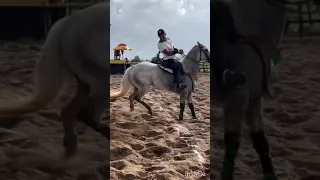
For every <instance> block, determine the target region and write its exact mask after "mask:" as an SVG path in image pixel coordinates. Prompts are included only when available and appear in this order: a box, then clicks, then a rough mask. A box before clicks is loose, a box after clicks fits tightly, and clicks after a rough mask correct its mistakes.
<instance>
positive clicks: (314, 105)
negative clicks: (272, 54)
mask: <svg viewBox="0 0 320 180" xmlns="http://www.w3.org/2000/svg"><path fill="white" fill-rule="evenodd" d="M282 46H283V48H284V50H283V56H284V61H285V62H284V66H283V69H282V70H281V72H280V75H279V77H280V79H279V82H278V83H277V85H276V86H277V87H276V92H277V98H276V99H272V100H270V99H265V104H264V112H265V119H264V123H265V130H266V133H267V135H268V138H269V144H270V148H271V155H272V157H273V161H274V165H275V169H276V172H277V174H278V176H279V177H280V179H283V180H287V179H320V121H319V119H320V84H319V82H320V68H319V67H320V51H319V49H320V40H315V39H313V40H310V39H309V40H286V41H284V42H283V44H282ZM211 115H212V116H213V117H212V118H213V119H214V127H213V128H211V129H212V130H213V131H211V136H213V137H214V138H213V139H214V141H213V142H212V143H213V147H214V148H213V149H212V150H211V152H213V154H212V155H211V156H212V159H213V161H212V162H213V163H214V164H215V166H214V167H215V168H214V169H213V171H214V176H213V177H211V179H219V173H220V169H221V165H222V160H223V154H224V153H223V148H224V145H223V144H224V143H223V118H222V112H221V109H217V108H215V109H214V110H213V112H212V114H211ZM246 132H248V131H247V130H245V131H244V133H243V134H244V138H243V140H242V144H241V149H240V151H239V155H238V159H237V160H236V170H235V179H237V180H240V179H243V180H249V179H259V178H261V176H259V174H262V171H261V165H260V162H259V160H258V156H257V155H256V152H255V150H254V149H253V148H252V143H251V141H250V140H249V138H248V136H247V133H246Z"/></svg>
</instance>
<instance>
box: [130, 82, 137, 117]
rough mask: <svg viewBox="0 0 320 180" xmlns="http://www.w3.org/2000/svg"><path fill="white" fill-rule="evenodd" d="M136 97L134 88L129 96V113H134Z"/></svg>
mask: <svg viewBox="0 0 320 180" xmlns="http://www.w3.org/2000/svg"><path fill="white" fill-rule="evenodd" d="M137 95H138V88H136V87H134V90H133V92H132V93H131V94H130V96H129V100H130V111H134V99H135V97H136V96H137Z"/></svg>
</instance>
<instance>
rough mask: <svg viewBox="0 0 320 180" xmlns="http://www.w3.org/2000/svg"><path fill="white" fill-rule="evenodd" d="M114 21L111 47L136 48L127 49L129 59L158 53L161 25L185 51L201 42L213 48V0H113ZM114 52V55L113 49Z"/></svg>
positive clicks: (112, 20)
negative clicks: (211, 42)
mask: <svg viewBox="0 0 320 180" xmlns="http://www.w3.org/2000/svg"><path fill="white" fill-rule="evenodd" d="M111 24H112V26H111V27H110V28H111V34H110V36H111V47H112V48H113V47H114V46H116V45H117V44H119V43H125V44H127V45H128V46H130V47H132V48H133V50H132V51H131V52H125V56H126V57H128V58H129V59H130V58H133V57H134V56H135V55H139V56H140V57H142V58H149V59H151V58H152V57H153V56H155V54H156V53H157V51H158V50H157V42H158V40H159V39H158V37H157V30H158V29H159V28H162V29H164V30H165V31H166V32H167V36H168V37H170V38H171V39H172V40H173V42H174V45H175V46H176V47H177V48H181V49H184V51H185V52H187V51H189V50H190V48H191V47H192V46H193V45H195V44H196V42H197V41H199V42H202V43H204V45H206V46H208V47H210V1H209V0H127V1H125V0H111ZM110 53H111V57H112V56H113V51H112V49H111V50H110Z"/></svg>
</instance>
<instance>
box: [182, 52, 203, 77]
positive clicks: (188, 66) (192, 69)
mask: <svg viewBox="0 0 320 180" xmlns="http://www.w3.org/2000/svg"><path fill="white" fill-rule="evenodd" d="M188 58H192V59H194V61H198V60H197V59H195V58H196V57H194V56H192V54H189V53H188V55H187V56H185V57H183V59H182V60H181V63H182V66H183V70H184V72H186V73H187V74H192V75H194V76H196V75H197V74H198V72H199V68H200V64H198V63H195V62H193V61H191V60H190V59H188Z"/></svg>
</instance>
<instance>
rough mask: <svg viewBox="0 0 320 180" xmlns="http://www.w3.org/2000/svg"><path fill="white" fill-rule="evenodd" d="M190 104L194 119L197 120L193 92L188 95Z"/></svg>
mask: <svg viewBox="0 0 320 180" xmlns="http://www.w3.org/2000/svg"><path fill="white" fill-rule="evenodd" d="M187 101H188V106H189V109H190V111H191V114H192V120H197V116H196V112H195V111H194V106H193V101H192V92H189V93H188V96H187Z"/></svg>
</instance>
